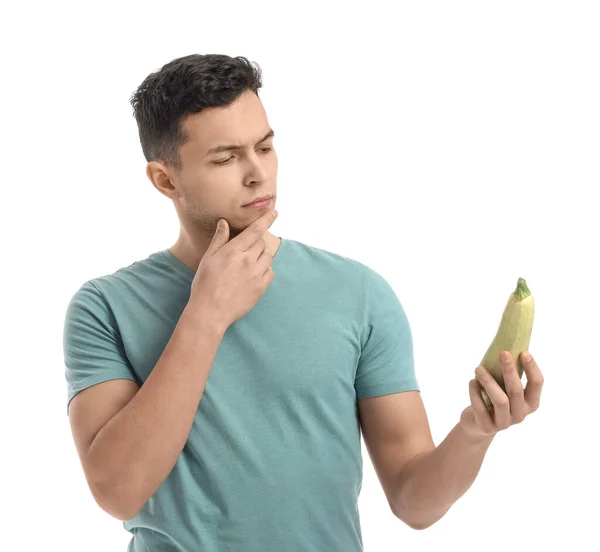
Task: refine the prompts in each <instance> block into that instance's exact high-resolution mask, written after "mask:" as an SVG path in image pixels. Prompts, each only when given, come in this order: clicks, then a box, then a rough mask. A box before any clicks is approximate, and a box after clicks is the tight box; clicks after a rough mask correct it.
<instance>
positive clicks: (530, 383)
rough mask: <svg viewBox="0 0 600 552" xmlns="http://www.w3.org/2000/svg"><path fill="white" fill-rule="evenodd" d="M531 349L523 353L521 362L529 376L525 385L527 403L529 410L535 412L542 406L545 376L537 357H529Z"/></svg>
mask: <svg viewBox="0 0 600 552" xmlns="http://www.w3.org/2000/svg"><path fill="white" fill-rule="evenodd" d="M528 353H529V351H523V352H522V353H521V364H522V366H523V371H524V372H525V375H526V376H527V385H526V386H525V393H524V395H525V404H526V405H527V408H528V409H529V412H535V411H536V410H537V409H538V407H539V406H540V396H541V394H542V386H543V385H544V376H543V375H542V371H541V370H540V368H539V366H538V365H537V362H536V361H535V359H534V358H533V357H532V356H530V358H527V354H528Z"/></svg>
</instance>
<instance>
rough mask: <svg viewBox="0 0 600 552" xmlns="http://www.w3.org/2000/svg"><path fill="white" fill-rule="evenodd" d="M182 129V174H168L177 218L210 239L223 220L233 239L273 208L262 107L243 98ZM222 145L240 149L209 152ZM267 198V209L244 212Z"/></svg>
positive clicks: (269, 144) (269, 143) (273, 165)
mask: <svg viewBox="0 0 600 552" xmlns="http://www.w3.org/2000/svg"><path fill="white" fill-rule="evenodd" d="M182 124H183V128H184V130H185V132H186V133H187V135H188V137H189V140H188V142H187V143H186V144H185V145H184V146H182V147H181V149H180V158H181V163H182V167H183V168H182V171H181V172H180V173H179V174H178V175H173V174H172V173H169V176H170V177H171V181H172V182H173V185H174V186H175V188H176V189H177V191H178V192H179V193H180V197H177V198H175V199H174V200H175V206H176V209H177V212H178V214H179V217H180V219H182V223H184V224H186V225H187V224H190V223H191V224H193V226H194V227H195V228H196V229H197V230H199V231H200V232H201V233H202V234H204V235H206V236H209V237H211V238H212V236H213V235H214V232H215V230H216V227H217V223H218V221H219V218H224V219H226V220H227V222H228V223H229V229H230V239H231V238H234V237H235V236H237V235H238V234H239V233H240V232H242V231H243V230H244V229H245V228H247V227H248V226H249V225H250V224H251V223H252V222H254V221H255V220H256V219H257V218H258V217H260V216H261V215H262V214H264V213H265V211H266V210H267V209H272V208H273V207H274V206H275V201H276V198H275V196H276V192H277V189H276V188H277V164H278V163H277V154H276V153H275V150H274V147H273V137H272V136H269V134H271V127H270V125H269V122H268V120H267V116H266V113H265V110H264V108H263V105H262V102H261V101H260V99H259V98H258V96H257V95H256V94H254V93H253V92H246V93H244V94H243V95H242V96H240V98H238V100H237V101H236V102H235V103H234V104H232V105H231V106H230V107H227V108H222V107H216V108H207V109H204V110H202V111H201V112H200V113H197V114H195V115H190V116H188V117H187V118H186V119H185V120H184V121H183V123H182ZM221 145H225V146H230V145H234V146H240V149H235V150H225V151H219V152H214V153H210V152H209V150H211V149H214V148H216V147H217V146H221ZM265 195H272V196H273V200H272V202H271V204H270V205H268V206H267V207H264V208H253V207H244V205H245V204H247V203H249V202H251V201H253V200H255V199H256V198H258V197H261V196H265Z"/></svg>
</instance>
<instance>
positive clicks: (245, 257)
mask: <svg viewBox="0 0 600 552" xmlns="http://www.w3.org/2000/svg"><path fill="white" fill-rule="evenodd" d="M276 218H277V211H276V210H275V209H270V210H269V211H267V212H266V213H265V214H264V215H262V216H261V217H260V218H258V219H257V220H255V221H254V222H253V223H252V224H251V225H250V226H248V228H246V229H245V230H244V231H243V232H240V234H239V235H237V236H236V237H235V238H233V239H232V240H231V241H229V225H228V224H227V221H226V220H225V219H219V226H218V227H217V230H216V232H215V235H214V236H213V239H212V241H211V243H210V245H209V246H208V249H207V250H206V253H205V254H204V256H203V257H202V259H201V261H200V264H199V266H198V270H197V271H196V275H195V276H194V280H193V281H192V287H191V295H190V300H189V302H188V304H189V303H192V302H198V303H199V304H202V305H203V306H205V307H206V306H208V308H210V309H212V310H213V312H214V314H215V315H216V316H217V317H218V318H219V321H220V322H222V323H223V324H225V326H224V329H227V328H228V327H229V326H230V325H231V324H233V322H235V321H236V320H239V319H240V318H242V317H243V316H245V315H246V314H247V313H248V312H249V311H250V310H251V309H252V307H254V305H255V304H256V303H257V302H258V300H259V299H260V298H261V297H262V296H263V294H264V293H265V291H266V289H267V288H268V287H269V285H271V282H272V281H273V280H274V279H275V273H274V272H273V269H272V268H271V264H272V262H273V253H272V251H271V250H270V249H269V248H268V247H267V243H266V241H265V239H264V237H263V236H264V235H265V233H266V232H267V230H268V229H269V228H270V227H271V225H272V224H273V222H274V221H275V219H276Z"/></svg>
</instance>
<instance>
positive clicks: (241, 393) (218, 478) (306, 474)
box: [63, 239, 419, 552]
mask: <svg viewBox="0 0 600 552" xmlns="http://www.w3.org/2000/svg"><path fill="white" fill-rule="evenodd" d="M272 267H273V270H274V272H275V276H276V278H275V280H274V281H273V282H272V283H271V285H270V286H269V287H268V288H267V290H266V292H265V293H264V295H263V296H262V297H261V298H260V299H259V301H258V302H257V303H256V305H255V306H254V307H253V308H252V310H250V312H249V313H248V314H246V315H245V316H244V317H242V318H241V319H240V320H237V321H236V322H234V323H233V324H232V325H231V326H230V327H229V328H228V329H227V331H226V332H225V334H224V337H223V340H222V342H221V344H220V346H219V349H218V351H217V354H216V357H215V359H214V362H213V365H212V368H211V371H210V374H209V377H208V380H207V383H206V387H205V390H204V393H203V395H202V398H201V400H200V404H199V407H198V411H197V412H196V415H195V419H194V422H193V425H192V428H191V431H190V434H189V436H188V440H187V442H186V444H185V447H184V448H183V450H182V452H181V454H180V456H179V459H178V460H177V463H176V464H175V466H174V468H173V470H172V471H171V473H170V474H169V476H168V477H167V478H166V479H165V481H164V482H163V483H162V485H161V486H160V487H159V488H158V490H157V491H156V493H155V494H154V495H153V496H152V497H150V499H149V500H148V501H147V502H146V504H145V505H144V506H143V508H142V509H141V511H140V512H139V514H138V515H137V516H135V517H134V518H133V519H131V520H128V521H125V522H123V525H124V527H125V529H126V530H127V531H129V532H130V533H131V535H132V538H131V541H130V543H129V547H128V552H142V551H144V552H146V551H160V552H176V551H177V552H196V551H202V552H358V551H362V550H363V546H362V534H361V527H360V521H359V512H358V497H359V493H360V490H361V485H362V467H363V464H362V462H363V459H362V455H361V432H360V423H359V417H358V405H357V400H358V399H361V398H365V397H373V396H377V395H386V394H390V393H398V392H402V391H409V390H419V387H418V383H417V379H416V377H415V371H414V362H413V345H412V337H411V331H410V326H409V323H408V320H407V317H406V315H405V312H404V310H403V308H402V306H401V304H400V302H399V300H398V298H397V296H396V294H395V292H394V290H393V289H392V288H391V286H390V285H389V284H388V282H387V281H386V280H385V279H384V278H383V277H382V276H381V275H379V274H378V273H377V272H375V271H374V270H372V269H370V268H368V267H367V266H366V265H364V264H362V263H360V262H358V261H354V260H352V259H348V258H346V257H342V256H340V255H337V254H335V253H331V252H328V251H325V250H322V249H318V248H315V247H312V246H309V245H305V244H303V243H301V242H298V241H295V240H289V239H282V241H281V245H280V247H279V249H278V250H277V252H276V254H275V257H274V260H273V264H272ZM193 277H194V272H193V271H192V270H190V269H189V268H188V267H186V266H185V265H184V264H183V263H181V262H180V261H179V260H178V259H177V258H176V257H174V256H173V255H172V254H171V253H170V252H169V250H168V249H166V250H163V251H158V252H156V253H152V254H151V255H149V256H148V257H147V258H146V259H144V260H140V261H137V262H134V263H133V264H131V265H129V266H128V267H126V268H121V269H119V270H117V271H116V272H114V273H112V274H109V275H105V276H101V277H98V278H95V279H92V280H89V281H87V282H85V283H84V284H83V285H82V286H81V287H80V289H78V290H77V291H76V293H75V294H74V296H73V297H72V299H71V301H70V303H69V305H68V308H67V312H66V317H65V326H64V342H63V344H64V357H65V367H66V371H65V375H66V380H67V389H68V399H67V404H68V403H69V402H70V401H71V399H72V398H73V397H74V396H75V395H76V394H77V393H79V392H80V391H82V390H83V389H85V388H87V387H90V386H92V385H96V384H98V383H100V382H104V381H107V380H112V379H118V378H125V379H131V380H133V381H136V382H137V383H138V385H142V384H143V383H144V381H145V380H146V378H147V377H148V375H149V374H150V372H151V370H152V368H153V367H154V366H155V364H156V362H157V361H158V359H159V357H160V355H161V354H162V351H163V349H164V348H165V346H166V344H167V343H168V341H169V339H170V337H171V334H172V332H173V330H174V328H175V326H176V324H177V321H178V319H179V317H180V315H181V313H182V311H183V309H184V307H185V306H186V303H187V301H188V299H189V296H190V285H191V282H192V279H193ZM173 408H177V404H174V405H173ZM67 413H68V406H67Z"/></svg>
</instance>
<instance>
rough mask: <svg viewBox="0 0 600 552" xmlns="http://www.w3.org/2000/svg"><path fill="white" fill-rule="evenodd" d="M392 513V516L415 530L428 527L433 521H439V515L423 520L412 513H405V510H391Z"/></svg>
mask: <svg viewBox="0 0 600 552" xmlns="http://www.w3.org/2000/svg"><path fill="white" fill-rule="evenodd" d="M393 513H394V516H396V517H397V518H398V519H399V520H400V521H402V522H403V523H405V524H406V525H408V526H409V527H410V528H411V529H414V530H415V531H423V530H424V529H428V528H429V527H431V526H432V525H433V524H434V523H436V522H437V521H439V519H441V517H440V518H438V519H435V520H429V521H425V520H424V519H423V518H418V517H416V516H414V515H410V514H409V513H406V512H393Z"/></svg>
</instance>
